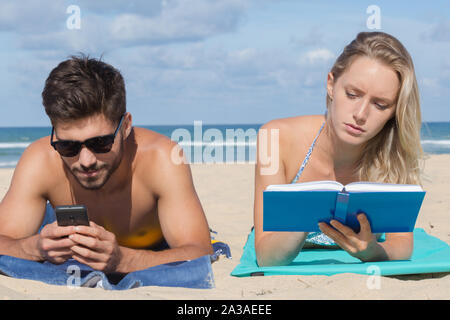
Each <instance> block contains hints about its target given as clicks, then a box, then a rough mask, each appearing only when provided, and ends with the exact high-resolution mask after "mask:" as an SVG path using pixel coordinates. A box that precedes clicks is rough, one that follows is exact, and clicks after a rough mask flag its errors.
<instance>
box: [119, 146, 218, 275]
mask: <svg viewBox="0 0 450 320" xmlns="http://www.w3.org/2000/svg"><path fill="white" fill-rule="evenodd" d="M173 148H180V147H179V146H178V145H177V144H176V143H174V142H172V141H170V142H168V143H164V147H163V148H161V150H160V151H159V155H158V164H157V165H155V166H153V168H154V170H152V173H153V176H148V179H150V180H149V181H157V182H158V185H157V186H156V192H157V194H158V216H159V221H160V224H161V229H162V232H163V235H164V238H165V240H166V241H167V243H168V244H169V246H170V248H171V249H168V250H163V251H157V252H156V251H149V250H132V249H128V248H122V252H123V257H124V259H123V262H124V263H123V266H124V268H125V269H128V268H130V267H131V268H137V267H138V266H139V265H140V266H141V267H144V268H148V267H150V266H153V265H158V264H163V263H169V262H174V261H182V260H191V259H195V258H198V257H201V256H203V255H206V254H212V247H211V238H210V233H209V227H208V222H207V220H206V217H205V214H204V212H203V209H202V206H201V203H200V200H199V198H198V196H197V193H196V191H195V188H194V184H193V181H192V174H191V170H190V166H189V164H186V163H181V164H176V163H175V162H174V161H173V159H172V158H171V155H172V151H173V150H174V149H173ZM180 150H181V148H180ZM153 183H154V182H153ZM127 265H128V266H127Z"/></svg>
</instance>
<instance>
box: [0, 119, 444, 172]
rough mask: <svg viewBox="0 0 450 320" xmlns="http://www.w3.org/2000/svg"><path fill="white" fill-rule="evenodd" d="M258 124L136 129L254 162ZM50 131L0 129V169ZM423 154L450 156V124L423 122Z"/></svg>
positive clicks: (225, 158)
mask: <svg viewBox="0 0 450 320" xmlns="http://www.w3.org/2000/svg"><path fill="white" fill-rule="evenodd" d="M260 126H261V124H226V125H223V124H222V125H207V124H203V123H201V122H194V124H193V125H174V126H171V125H164V126H139V127H143V128H147V129H151V130H154V131H156V132H158V133H161V134H163V135H165V136H167V137H169V138H171V139H172V140H175V141H177V142H178V143H179V144H180V145H181V147H182V148H183V151H184V153H185V156H186V158H187V159H188V161H189V162H194V163H197V162H208V163H210V162H226V163H230V162H238V163H245V162H250V163H251V162H254V161H255V158H256V135H257V131H258V129H259V127H260ZM50 133H51V128H50V127H11V128H7V127H3V128H0V168H13V167H15V166H16V164H17V161H18V160H19V158H20V156H21V155H22V153H23V151H24V150H25V148H26V147H27V146H28V145H30V143H32V142H33V141H35V140H37V139H39V138H41V137H44V136H47V135H50ZM421 141H422V147H423V150H424V151H425V152H426V153H429V154H450V122H424V123H423V124H422V130H421Z"/></svg>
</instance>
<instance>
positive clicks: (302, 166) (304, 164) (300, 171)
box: [291, 122, 325, 183]
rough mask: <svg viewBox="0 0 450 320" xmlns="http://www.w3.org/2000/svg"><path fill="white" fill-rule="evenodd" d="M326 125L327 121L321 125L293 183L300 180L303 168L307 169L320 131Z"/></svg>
mask: <svg viewBox="0 0 450 320" xmlns="http://www.w3.org/2000/svg"><path fill="white" fill-rule="evenodd" d="M324 125H325V122H324V123H322V126H321V127H320V129H319V132H318V133H317V135H316V137H315V138H314V140H313V142H312V144H311V146H310V147H309V150H308V153H307V154H306V157H305V159H304V160H303V163H302V165H301V167H300V169H299V170H298V172H297V175H296V176H295V178H294V179H293V180H292V182H291V183H296V182H297V180H298V178H299V177H300V175H301V174H302V172H303V169H305V166H306V164H307V163H308V161H309V157H311V153H312V151H313V149H314V145H315V144H316V140H317V138H318V137H319V135H320V133H321V132H322V129H323V127H324Z"/></svg>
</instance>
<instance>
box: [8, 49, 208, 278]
mask: <svg viewBox="0 0 450 320" xmlns="http://www.w3.org/2000/svg"><path fill="white" fill-rule="evenodd" d="M42 97H43V104H44V107H45V111H46V113H47V115H48V116H49V118H50V120H51V123H52V125H53V129H52V134H51V136H47V137H44V138H42V139H39V140H37V141H35V142H34V143H32V144H31V145H30V146H29V147H28V148H27V149H26V150H25V152H24V153H23V155H22V157H21V159H20V161H19V163H18V164H17V167H16V169H15V172H14V176H13V178H12V181H11V186H10V188H9V190H8V192H7V194H6V195H5V197H4V199H3V200H2V202H1V204H0V254H2V255H9V256H15V257H18V258H23V259H28V260H34V261H42V260H48V261H50V262H53V263H56V264H59V263H63V262H65V261H66V260H68V259H70V258H73V259H75V260H77V261H79V262H81V263H84V264H86V265H88V266H90V267H92V268H94V269H96V270H101V271H104V272H120V273H128V272H132V271H136V270H142V269H145V268H148V267H151V266H155V265H159V264H163V263H169V262H173V261H181V260H189V259H195V258H198V257H200V256H203V255H206V254H211V253H212V248H211V241H210V234H209V228H208V223H207V221H206V218H205V215H204V212H203V210H202V207H201V204H200V201H199V199H198V197H197V194H196V192H195V189H194V186H193V182H192V176H191V172H190V168H189V165H186V164H183V163H182V164H175V163H174V162H173V161H171V152H172V150H173V149H174V147H177V145H176V144H175V143H174V142H172V141H171V140H170V139H168V138H167V137H165V136H162V135H160V134H158V133H156V132H153V131H150V130H146V129H143V128H133V127H132V122H131V120H132V118H131V115H130V113H128V112H126V99H125V84H124V81H123V78H122V76H121V74H120V73H119V72H118V71H117V70H116V69H114V68H113V67H112V66H110V65H108V64H106V63H104V62H102V61H99V60H96V59H92V58H88V57H84V56H81V57H72V58H71V59H69V60H67V61H64V62H62V63H60V64H59V65H58V66H57V67H56V68H55V69H54V70H53V71H52V72H51V73H50V75H49V77H48V79H47V81H46V84H45V88H44V90H43V93H42ZM47 201H49V202H50V204H51V205H52V206H53V207H55V206H59V205H72V204H83V205H85V206H86V207H87V210H88V215H89V219H90V226H76V227H75V226H68V227H60V226H58V225H57V223H56V222H53V223H51V224H47V225H46V226H45V227H43V229H42V230H41V232H40V233H38V230H39V227H40V226H41V224H42V221H43V219H44V214H45V208H46V203H47ZM163 243H166V244H167V245H168V247H169V248H167V245H166V249H165V250H152V248H153V249H154V248H156V247H160V248H161V244H163Z"/></svg>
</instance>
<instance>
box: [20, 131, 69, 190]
mask: <svg viewBox="0 0 450 320" xmlns="http://www.w3.org/2000/svg"><path fill="white" fill-rule="evenodd" d="M61 173H62V164H61V159H60V157H59V155H58V154H57V153H56V152H55V151H54V149H53V148H52V147H51V145H50V137H49V136H47V137H43V138H40V139H38V140H36V141H34V142H33V143H31V144H30V145H29V146H28V147H27V148H26V149H25V151H24V152H23V154H22V156H21V157H20V160H19V162H18V163H17V166H16V168H15V170H14V176H13V180H12V184H17V187H19V188H22V187H26V188H27V189H28V190H33V191H34V192H37V193H40V194H45V193H46V192H47V191H48V190H49V189H50V188H52V186H54V184H55V183H56V181H57V180H58V177H59V176H60V174H61ZM31 182H32V183H31ZM12 186H13V185H12Z"/></svg>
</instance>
